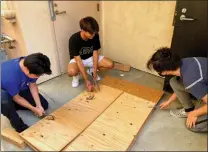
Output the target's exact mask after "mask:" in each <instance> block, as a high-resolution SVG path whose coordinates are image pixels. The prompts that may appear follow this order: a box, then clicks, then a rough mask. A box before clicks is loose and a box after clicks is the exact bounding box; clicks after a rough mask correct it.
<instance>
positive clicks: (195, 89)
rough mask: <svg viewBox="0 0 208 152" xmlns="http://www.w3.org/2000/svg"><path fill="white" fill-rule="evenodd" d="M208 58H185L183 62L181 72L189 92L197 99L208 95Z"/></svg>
mask: <svg viewBox="0 0 208 152" xmlns="http://www.w3.org/2000/svg"><path fill="white" fill-rule="evenodd" d="M207 71H208V58H205V57H193V58H184V59H182V61H181V66H180V72H181V77H182V80H183V84H184V87H185V89H186V90H187V92H189V93H191V94H192V95H193V96H195V97H196V98H197V99H201V98H203V97H204V96H205V95H206V94H207V93H208V72H207Z"/></svg>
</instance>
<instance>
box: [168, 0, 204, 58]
mask: <svg viewBox="0 0 208 152" xmlns="http://www.w3.org/2000/svg"><path fill="white" fill-rule="evenodd" d="M207 8H208V1H178V2H177V5H176V16H175V23H174V33H173V38H172V44H171V48H172V49H173V51H174V52H176V53H177V54H179V55H180V56H181V57H190V56H206V55H207V52H208V30H207V29H208V21H207V20H208V9H207Z"/></svg>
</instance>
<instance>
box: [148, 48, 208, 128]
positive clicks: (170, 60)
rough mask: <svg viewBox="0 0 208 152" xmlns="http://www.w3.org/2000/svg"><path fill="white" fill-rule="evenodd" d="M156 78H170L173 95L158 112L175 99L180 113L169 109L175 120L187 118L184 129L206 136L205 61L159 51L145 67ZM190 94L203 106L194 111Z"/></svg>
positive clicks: (207, 65)
mask: <svg viewBox="0 0 208 152" xmlns="http://www.w3.org/2000/svg"><path fill="white" fill-rule="evenodd" d="M147 67H148V68H149V69H151V68H153V69H154V70H155V71H157V72H158V73H159V74H160V75H174V76H175V77H173V78H172V79H171V80H170V85H171V87H172V89H173V91H174V93H173V95H172V96H171V97H170V98H169V99H168V101H166V102H163V103H162V104H161V105H160V108H161V109H163V108H166V107H168V105H170V104H171V103H172V102H173V101H175V100H176V98H178V100H179V101H180V103H181V105H182V106H183V108H182V109H173V110H171V111H170V114H171V115H173V116H176V117H181V118H187V119H186V126H187V128H188V129H190V130H191V131H194V132H207V131H208V130H207V125H208V115H207V98H208V70H207V69H208V58H205V57H190V58H183V59H181V58H180V57H179V56H177V55H176V54H174V53H173V52H172V51H171V49H170V48H160V49H158V50H157V51H156V52H155V53H154V54H153V55H152V57H151V59H150V60H149V61H148V63H147ZM190 94H192V95H193V96H194V97H195V98H197V99H198V100H202V101H203V102H204V103H205V104H204V105H203V106H202V107H200V108H195V106H194V105H193V103H192V101H191V98H190Z"/></svg>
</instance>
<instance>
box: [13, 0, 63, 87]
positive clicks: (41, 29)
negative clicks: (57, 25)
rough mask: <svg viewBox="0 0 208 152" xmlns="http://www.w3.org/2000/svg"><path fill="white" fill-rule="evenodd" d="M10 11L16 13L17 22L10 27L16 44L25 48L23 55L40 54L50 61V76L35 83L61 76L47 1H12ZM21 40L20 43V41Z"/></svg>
mask: <svg viewBox="0 0 208 152" xmlns="http://www.w3.org/2000/svg"><path fill="white" fill-rule="evenodd" d="M10 4H11V10H14V11H15V12H16V19H17V22H16V23H15V24H14V25H13V26H12V27H11V29H12V30H13V31H14V36H16V35H17V36H16V37H15V38H17V41H16V43H18V44H21V48H20V49H21V50H23V49H22V48H23V47H25V48H26V49H25V50H26V51H27V52H26V53H25V54H32V53H37V52H41V53H43V54H45V55H47V56H48V57H49V59H50V61H51V70H52V74H51V75H44V76H42V77H40V78H39V79H38V81H37V83H42V82H44V81H47V80H49V79H52V78H54V77H56V76H59V75H60V74H61V72H60V67H59V60H58V55H57V54H58V53H57V48H56V45H55V42H56V41H55V34H54V28H53V22H51V19H50V11H49V9H48V2H47V1H12V2H10ZM20 40H21V41H20Z"/></svg>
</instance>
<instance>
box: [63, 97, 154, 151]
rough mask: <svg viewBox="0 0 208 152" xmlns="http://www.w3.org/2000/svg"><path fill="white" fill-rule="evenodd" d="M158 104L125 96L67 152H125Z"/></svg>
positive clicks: (82, 134)
mask: <svg viewBox="0 0 208 152" xmlns="http://www.w3.org/2000/svg"><path fill="white" fill-rule="evenodd" d="M154 105H155V103H153V102H149V101H147V100H144V99H142V98H138V97H136V96H133V95H131V94H128V93H123V94H122V95H121V96H120V97H119V98H118V99H117V100H116V101H115V102H114V103H113V104H112V105H111V106H110V107H109V108H108V109H107V110H106V111H105V112H103V113H102V114H101V115H100V116H99V117H98V118H97V119H96V120H95V121H94V122H93V123H92V124H91V125H90V126H89V127H88V128H87V129H86V130H85V131H84V132H82V133H81V134H80V135H79V136H78V137H77V138H76V139H75V140H74V141H73V142H72V143H70V144H69V145H68V146H67V147H66V148H65V149H64V151H125V150H127V149H128V147H129V146H130V145H131V143H132V142H133V140H134V138H135V137H136V135H137V133H138V131H139V130H140V128H141V127H142V125H143V124H144V122H145V120H146V119H147V117H148V115H149V114H150V113H151V111H152V109H153V108H149V107H154Z"/></svg>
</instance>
